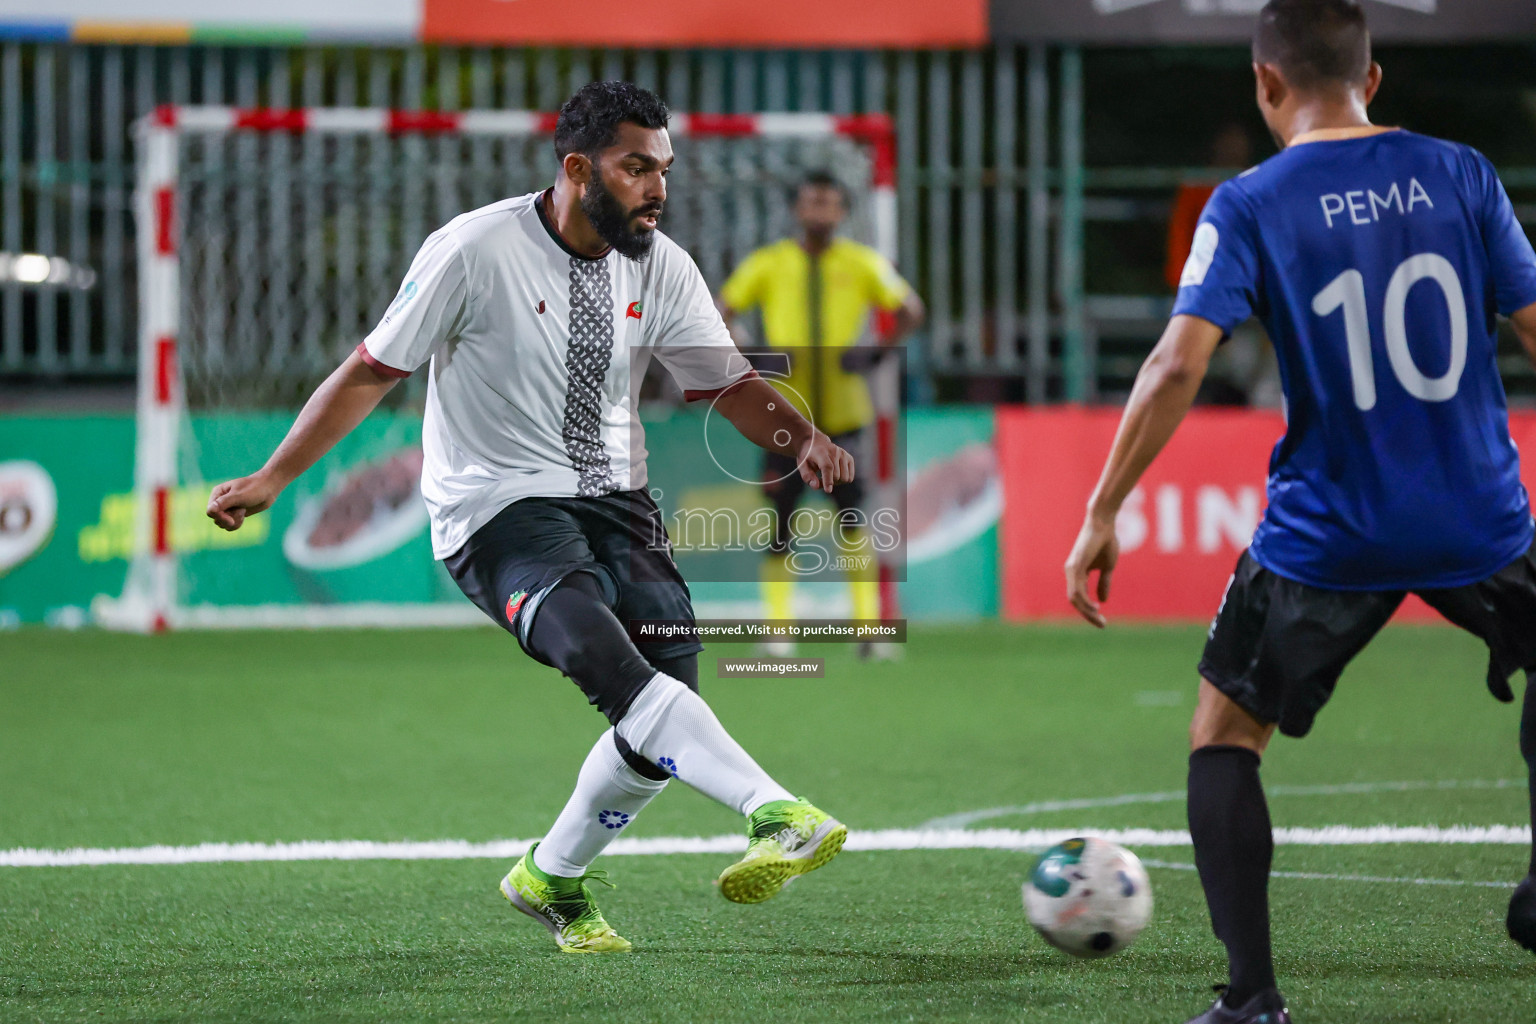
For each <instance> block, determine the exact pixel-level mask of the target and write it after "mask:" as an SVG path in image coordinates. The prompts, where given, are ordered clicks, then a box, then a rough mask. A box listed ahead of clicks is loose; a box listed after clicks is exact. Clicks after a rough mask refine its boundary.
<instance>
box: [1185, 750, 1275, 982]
mask: <svg viewBox="0 0 1536 1024" xmlns="http://www.w3.org/2000/svg"><path fill="white" fill-rule="evenodd" d="M1189 834H1190V836H1191V837H1192V838H1193V840H1194V844H1195V866H1196V867H1197V868H1199V869H1200V884H1201V886H1202V887H1204V889H1205V901H1206V903H1207V905H1209V907H1210V910H1211V927H1212V929H1213V930H1214V931H1215V932H1216V937H1217V938H1218V939H1220V940H1221V941H1222V943H1223V944H1224V945H1225V946H1226V947H1227V959H1228V962H1229V969H1230V972H1231V985H1230V987H1229V988H1228V990H1227V994H1226V996H1225V997H1224V998H1223V1002H1225V1003H1226V1005H1227V1006H1230V1007H1239V1006H1242V1005H1243V1004H1244V1003H1245V1002H1247V1001H1248V1000H1249V999H1251V998H1253V996H1254V995H1255V994H1257V993H1259V992H1261V991H1263V990H1264V989H1267V988H1273V987H1274V985H1275V965H1274V961H1273V959H1272V957H1271V955H1270V947H1269V867H1270V862H1271V860H1272V859H1273V857H1274V852H1275V840H1274V833H1273V832H1272V831H1271V829H1270V824H1269V805H1268V804H1267V803H1266V802H1265V800H1264V787H1263V784H1262V783H1260V781H1259V755H1258V754H1255V753H1254V752H1253V751H1251V750H1249V749H1247V748H1246V747H1202V748H1200V749H1199V750H1197V751H1195V752H1194V753H1193V754H1191V755H1189Z"/></svg>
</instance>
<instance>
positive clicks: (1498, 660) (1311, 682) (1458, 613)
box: [1200, 546, 1536, 736]
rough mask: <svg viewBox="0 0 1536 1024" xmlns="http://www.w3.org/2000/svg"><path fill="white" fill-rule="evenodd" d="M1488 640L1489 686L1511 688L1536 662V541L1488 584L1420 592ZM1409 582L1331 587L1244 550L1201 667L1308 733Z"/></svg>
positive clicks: (1278, 720) (1262, 713) (1259, 713)
mask: <svg viewBox="0 0 1536 1024" xmlns="http://www.w3.org/2000/svg"><path fill="white" fill-rule="evenodd" d="M1414 593H1416V594H1417V595H1418V596H1419V597H1421V598H1423V599H1424V601H1425V602H1426V603H1428V604H1429V605H1430V607H1432V608H1434V609H1435V610H1436V611H1437V612H1439V613H1440V614H1441V615H1443V616H1445V617H1446V619H1448V620H1450V621H1451V622H1452V623H1454V624H1455V625H1457V626H1460V627H1461V628H1462V629H1465V630H1466V631H1467V632H1469V633H1471V634H1473V635H1474V636H1476V637H1478V638H1480V639H1481V640H1482V641H1483V642H1484V643H1486V644H1487V645H1488V685H1489V688H1490V689H1492V690H1493V691H1494V692H1495V693H1501V692H1503V693H1507V692H1508V680H1509V677H1510V675H1511V674H1512V673H1514V672H1515V671H1517V670H1518V669H1526V670H1527V671H1529V670H1532V669H1536V546H1533V547H1532V548H1531V550H1530V551H1527V552H1526V553H1525V554H1524V555H1522V556H1521V557H1520V558H1518V559H1516V560H1515V561H1514V562H1512V563H1511V564H1510V565H1507V566H1505V567H1504V568H1503V569H1501V570H1499V571H1498V572H1496V573H1494V574H1493V575H1492V576H1490V577H1488V578H1487V579H1485V580H1483V581H1482V582H1480V583H1473V584H1471V585H1469V586H1465V587H1455V588H1452V589H1449V590H1417V591H1414ZM1407 594H1408V591H1404V590H1364V591H1361V590H1325V589H1322V588H1320V587H1312V586H1308V585H1307V584H1305V583H1298V582H1296V581H1295V580H1291V579H1286V578H1285V577H1283V576H1279V575H1277V574H1275V573H1272V572H1270V571H1269V570H1268V569H1266V568H1264V567H1263V566H1261V565H1259V563H1258V562H1256V561H1255V560H1254V558H1253V556H1252V555H1251V554H1249V553H1248V552H1247V551H1244V552H1243V554H1242V557H1241V558H1239V559H1238V561H1237V569H1236V571H1234V572H1233V574H1232V580H1231V582H1230V583H1228V584H1227V593H1226V596H1225V597H1223V598H1222V602H1221V608H1220V610H1218V611H1217V613H1216V619H1215V621H1213V622H1212V623H1211V631H1210V636H1209V639H1208V640H1207V641H1206V645H1205V654H1204V656H1203V657H1202V658H1201V659H1200V675H1201V676H1203V677H1204V678H1205V679H1207V680H1208V681H1209V682H1210V683H1211V685H1212V686H1215V687H1216V688H1217V689H1218V690H1220V691H1221V692H1222V693H1224V694H1226V695H1227V696H1228V697H1230V698H1232V700H1233V701H1235V702H1236V703H1237V704H1238V705H1239V706H1240V707H1242V708H1243V709H1244V710H1246V711H1247V712H1248V713H1249V714H1251V715H1253V716H1254V717H1255V718H1257V719H1258V720H1259V721H1261V722H1273V723H1275V724H1277V725H1278V726H1279V728H1280V731H1281V732H1283V733H1285V735H1287V736H1305V735H1306V734H1307V732H1308V731H1309V730H1310V729H1311V728H1312V721H1313V719H1314V718H1315V717H1316V716H1317V713H1318V711H1320V710H1321V709H1322V707H1323V705H1324V704H1326V703H1328V698H1330V697H1332V696H1333V689H1334V686H1335V685H1337V683H1338V681H1339V676H1340V674H1341V673H1343V671H1344V666H1346V665H1348V664H1349V663H1350V661H1351V660H1353V658H1354V657H1355V655H1357V654H1359V653H1360V651H1361V650H1362V649H1363V648H1364V647H1365V645H1366V644H1367V643H1369V642H1370V641H1371V638H1372V637H1374V636H1375V635H1376V634H1377V633H1378V632H1380V630H1381V628H1382V627H1383V626H1385V625H1386V624H1387V620H1388V619H1390V618H1391V617H1392V613H1393V612H1395V611H1397V607H1398V605H1400V604H1402V603H1403V598H1405V597H1406V596H1407Z"/></svg>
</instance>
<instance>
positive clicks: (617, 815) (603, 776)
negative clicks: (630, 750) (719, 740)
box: [533, 729, 667, 878]
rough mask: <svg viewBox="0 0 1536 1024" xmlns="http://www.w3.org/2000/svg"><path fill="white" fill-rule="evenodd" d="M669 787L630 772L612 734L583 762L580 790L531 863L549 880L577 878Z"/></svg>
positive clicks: (601, 738) (578, 780) (578, 782)
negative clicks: (656, 796) (552, 876)
mask: <svg viewBox="0 0 1536 1024" xmlns="http://www.w3.org/2000/svg"><path fill="white" fill-rule="evenodd" d="M666 786H667V782H666V780H665V779H662V780H660V781H657V780H655V779H648V778H646V777H645V776H643V775H641V774H640V773H639V772H637V771H635V770H634V769H633V768H631V767H630V766H629V765H628V763H626V762H625V760H624V756H623V755H622V754H620V753H619V748H618V747H616V746H614V744H613V730H612V729H609V730H608V731H607V732H605V733H603V734H602V735H601V736H599V737H598V738H597V742H596V743H594V744H593V745H592V751H591V753H589V754H587V759H586V760H585V761H584V762H582V765H581V771H580V772H578V773H577V774H576V791H575V792H574V793H572V794H571V798H570V800H568V801H567V802H566V805H565V809H564V810H563V811H561V812H560V816H559V817H558V818H556V819H555V823H554V824H553V825H551V826H550V829H549V834H548V835H546V836H545V837H544V838H543V840H542V841H540V843H539V845H538V848H537V849H535V850H534V851H533V863H534V864H535V865H536V866H537V867H538V869H539V870H540V871H542V872H544V873H545V874H546V875H555V876H557V877H561V878H575V877H576V876H577V875H580V874H581V873H582V872H584V871H586V870H587V868H588V867H589V866H590V865H591V864H592V862H593V861H594V860H596V859H597V855H598V854H600V853H602V852H603V850H604V848H605V847H607V845H608V844H609V843H611V842H613V841H614V840H615V839H617V838H618V836H619V833H621V832H623V831H624V827H625V826H626V825H628V824H629V823H630V822H632V821H634V820H635V815H637V814H639V813H640V809H641V808H643V807H644V806H645V805H646V804H648V803H650V802H651V798H652V797H654V796H655V795H656V794H657V793H660V792H661V791H662V790H663V789H665V788H666Z"/></svg>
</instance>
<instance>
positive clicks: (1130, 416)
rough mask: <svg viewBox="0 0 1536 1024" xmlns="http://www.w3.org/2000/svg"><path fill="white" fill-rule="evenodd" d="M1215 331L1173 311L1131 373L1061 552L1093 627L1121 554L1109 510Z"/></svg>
mask: <svg viewBox="0 0 1536 1024" xmlns="http://www.w3.org/2000/svg"><path fill="white" fill-rule="evenodd" d="M1221 337H1222V333H1221V328H1219V327H1217V326H1216V325H1215V324H1213V323H1211V322H1210V321H1208V320H1202V319H1201V318H1200V317H1197V316H1176V317H1174V318H1173V319H1172V320H1170V321H1169V322H1168V327H1167V329H1165V330H1164V331H1163V336H1162V338H1161V339H1160V340H1159V341H1158V343H1157V347H1156V348H1154V349H1153V350H1152V354H1151V355H1150V356H1148V357H1147V361H1146V362H1145V363H1143V364H1142V367H1141V372H1139V373H1138V374H1137V375H1136V385H1135V387H1133V388H1132V389H1131V397H1130V400H1129V401H1128V402H1126V405H1125V414H1124V416H1122V417H1121V419H1120V429H1119V430H1118V431H1116V433H1115V443H1114V447H1113V448H1111V449H1110V453H1109V459H1108V460H1107V461H1106V462H1105V463H1104V472H1103V474H1102V475H1101V476H1100V477H1099V483H1098V486H1097V487H1095V488H1094V489H1093V495H1092V497H1090V498H1089V499H1088V511H1087V514H1086V515H1085V516H1084V517H1083V528H1082V530H1081V531H1080V532H1079V533H1078V535H1077V543H1075V544H1073V545H1072V554H1071V555H1070V556H1069V557H1068V558H1067V565H1066V573H1067V599H1068V600H1070V601H1071V602H1072V607H1074V608H1076V609H1077V611H1078V613H1079V614H1080V615H1082V617H1083V618H1085V619H1087V620H1088V621H1089V622H1091V623H1093V624H1094V625H1095V626H1099V627H1100V628H1102V627H1103V626H1104V624H1105V621H1106V620H1105V618H1104V613H1103V611H1102V610H1100V608H1099V602H1100V601H1104V600H1107V599H1108V597H1109V582H1110V577H1111V576H1112V575H1113V574H1114V570H1115V563H1116V561H1118V560H1119V557H1120V546H1119V544H1118V543H1117V542H1116V540H1115V517H1116V516H1117V515H1119V513H1120V506H1121V505H1123V504H1125V499H1126V498H1127V497H1128V496H1129V495H1130V493H1131V490H1132V489H1133V488H1134V487H1135V486H1136V483H1137V481H1139V480H1140V479H1141V477H1142V474H1143V473H1145V472H1146V471H1147V467H1148V466H1150V465H1151V464H1152V460H1153V459H1155V458H1156V457H1157V454H1158V453H1159V452H1161V451H1162V450H1163V448H1164V446H1165V445H1167V444H1168V440H1169V438H1171V437H1173V432H1174V430H1176V429H1177V428H1178V425H1179V424H1180V423H1181V422H1183V420H1184V417H1185V415H1186V414H1188V412H1189V408H1190V406H1191V405H1193V404H1194V401H1195V393H1196V392H1198V391H1199V390H1200V382H1201V381H1203V380H1204V379H1205V373H1206V370H1207V368H1208V367H1209V366H1210V362H1211V355H1212V354H1213V353H1214V352H1215V351H1216V346H1217V345H1219V344H1221ZM1093 572H1097V573H1098V574H1099V579H1098V586H1097V587H1096V588H1095V592H1096V595H1097V598H1098V600H1095V599H1094V596H1092V595H1090V594H1089V589H1088V576H1089V574H1090V573H1093Z"/></svg>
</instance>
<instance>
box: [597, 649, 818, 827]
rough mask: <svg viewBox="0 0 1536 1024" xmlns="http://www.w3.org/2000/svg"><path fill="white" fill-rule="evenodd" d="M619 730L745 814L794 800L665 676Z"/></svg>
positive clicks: (698, 701)
mask: <svg viewBox="0 0 1536 1024" xmlns="http://www.w3.org/2000/svg"><path fill="white" fill-rule="evenodd" d="M614 728H615V729H616V730H617V731H618V734H619V735H620V736H622V737H624V741H625V742H626V743H628V744H629V745H630V746H631V747H632V748H634V749H635V750H637V751H639V752H640V753H641V754H643V755H644V756H645V757H646V758H648V759H650V760H651V761H653V762H655V763H656V764H658V765H660V766H661V767H662V768H664V769H666V770H667V771H669V772H671V773H672V774H673V775H675V776H677V777H678V778H679V779H682V780H683V781H684V782H686V783H688V785H690V786H692V787H693V788H694V789H696V790H698V791H699V792H700V793H703V794H704V795H705V796H707V797H712V798H713V799H715V800H718V801H720V802H721V803H722V804H725V806H727V807H731V808H734V809H735V810H736V811H737V812H738V813H740V814H751V813H752V812H753V811H755V810H757V809H758V808H759V807H761V806H762V805H763V804H766V803H768V802H769V801H770V800H793V799H794V798H795V797H794V795H793V794H792V793H790V792H789V790H787V789H785V788H784V787H783V786H781V785H779V784H778V783H777V782H774V781H773V779H771V778H769V777H768V773H767V772H765V771H763V770H762V769H761V768H759V767H758V766H757V762H756V761H754V760H752V758H751V757H750V756H749V755H748V754H747V752H746V751H745V750H742V749H741V744H739V743H737V742H736V741H735V740H733V739H731V735H730V733H728V732H726V731H725V727H724V726H722V725H721V724H720V720H719V719H718V718H716V717H715V713H714V712H713V711H711V710H710V709H709V705H708V704H706V703H704V698H702V697H700V696H699V695H698V694H696V693H694V692H693V691H692V690H690V689H688V687H686V686H684V685H683V684H682V683H680V682H678V681H677V680H676V679H673V678H672V677H671V676H669V675H667V674H666V673H665V672H658V673H656V678H654V679H652V680H651V681H650V682H649V683H647V684H646V685H645V688H644V689H643V690H641V691H640V694H639V696H637V697H636V698H635V699H634V702H633V703H632V704H630V706H629V711H628V712H627V713H626V714H625V715H624V717H623V719H621V720H620V721H619V724H618V725H616V726H615V727H614Z"/></svg>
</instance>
